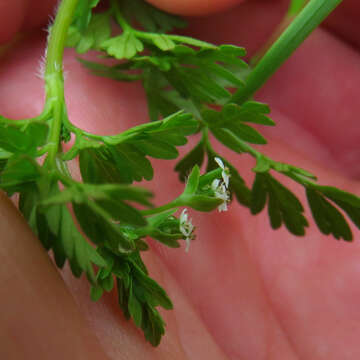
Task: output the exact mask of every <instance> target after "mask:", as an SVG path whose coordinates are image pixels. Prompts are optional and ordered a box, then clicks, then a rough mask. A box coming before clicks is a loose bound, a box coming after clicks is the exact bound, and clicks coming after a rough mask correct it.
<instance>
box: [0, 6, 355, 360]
mask: <svg viewBox="0 0 360 360" xmlns="http://www.w3.org/2000/svg"><path fill="white" fill-rule="evenodd" d="M30 3H31V4H32V5H31V6H32V8H31V9H33V4H34V2H31V1H30V0H29V1H25V0H23V1H15V0H14V1H11V2H8V1H7V0H0V14H1V19H2V21H0V40H1V42H2V43H5V42H8V41H9V40H10V39H14V36H15V34H16V33H18V32H19V31H21V30H23V32H24V30H25V32H26V33H27V35H26V36H22V38H20V39H18V40H17V41H16V42H15V43H14V44H13V45H11V46H10V47H8V48H7V50H4V51H3V53H2V56H1V58H0V62H1V64H0V113H1V114H3V115H4V116H9V117H13V118H23V117H29V116H35V115H36V114H38V113H39V112H40V111H41V109H42V105H43V85H42V81H41V80H40V79H38V78H37V77H36V76H35V73H36V69H37V67H38V63H39V59H40V56H41V55H42V54H43V51H44V38H45V34H44V32H43V31H39V30H36V28H37V27H38V26H42V27H43V26H44V24H46V23H47V21H48V20H47V15H46V14H48V13H50V12H51V11H50V9H52V7H53V6H54V3H55V1H41V2H40V1H39V2H36V3H37V5H36V6H37V7H38V9H37V11H36V12H35V11H32V10H31V11H30V10H29V9H30V8H29V6H30V5H29V4H30ZM177 3H179V4H180V3H184V2H181V1H179V2H175V1H174V0H170V1H165V0H163V1H162V2H161V4H162V5H164V7H166V6H167V5H169V4H172V5H174V4H177ZM219 3H220V1H216V2H215V1H214V2H213V3H211V2H210V1H209V6H208V7H207V9H206V12H211V11H212V10H213V11H218V10H219V8H218V5H219ZM221 3H222V5H224V4H225V3H226V5H227V6H229V7H230V6H232V5H233V4H232V3H231V2H230V1H229V2H228V3H227V2H225V1H223V2H221ZM158 4H159V5H161V4H160V2H159V3H158ZM188 6H189V7H187V8H186V11H187V13H190V12H191V13H193V14H199V13H201V12H203V11H204V10H203V9H204V8H203V1H195V0H192V1H191V2H190V1H189V2H188ZM190 6H192V7H191V8H190ZM211 6H214V8H213V9H212V8H211ZM285 8H286V2H285V3H284V2H282V1H275V0H274V1H256V0H253V1H248V2H244V3H243V4H240V5H238V6H237V7H236V8H232V9H231V10H229V11H228V12H223V13H221V14H216V15H215V16H212V17H204V18H202V19H196V20H193V21H191V26H190V29H189V30H187V31H188V32H189V34H193V35H194V36H197V37H200V38H202V39H205V40H209V41H213V42H215V43H220V42H222V43H235V44H237V45H241V46H245V47H246V48H247V49H248V51H249V53H250V55H251V54H253V53H254V52H255V51H256V50H258V48H259V47H260V46H261V44H263V43H264V42H265V41H266V39H267V38H268V37H269V35H270V34H271V32H272V30H273V29H274V26H275V25H276V24H277V23H279V21H280V20H281V16H282V14H283V12H284V9H285ZM175 10H178V11H183V10H181V9H179V8H178V9H174V11H175ZM359 13H360V4H359V3H358V2H357V1H355V0H354V1H352V0H345V1H344V3H343V5H341V7H339V8H338V9H337V10H336V12H335V13H334V14H333V15H332V17H331V18H330V19H329V20H328V21H327V23H326V27H323V28H322V29H318V30H317V31H316V32H315V33H314V34H313V35H312V36H311V37H310V38H309V39H308V40H307V41H306V42H305V43H304V45H303V46H302V47H301V49H299V51H298V52H297V53H296V54H295V55H294V56H293V57H292V58H291V59H290V60H289V61H288V62H287V63H286V64H285V66H284V67H283V68H282V69H281V70H280V71H279V72H278V73H277V74H276V75H275V76H274V77H273V78H272V79H271V80H270V82H269V83H268V84H267V85H266V87H265V88H264V89H262V90H261V91H260V92H259V94H257V98H258V99H259V100H261V101H264V102H268V103H269V104H270V106H271V108H272V118H273V119H274V120H275V121H276V122H277V127H276V128H275V129H270V130H268V129H261V131H262V132H263V133H264V135H265V136H266V137H267V138H268V139H269V144H270V145H267V147H266V153H267V154H269V155H270V156H272V157H273V158H275V159H278V160H282V161H288V162H291V163H294V164H297V165H299V166H301V167H303V168H306V169H308V170H310V171H312V172H315V173H316V174H317V175H319V179H320V181H321V183H323V184H329V185H335V186H339V187H341V188H343V189H345V190H348V191H352V192H354V193H355V194H357V195H359V194H360V182H359V179H360V167H359V163H360V162H359V158H360V152H359V140H360V130H359V126H358V113H359V111H358V98H357V97H358V94H359V93H360V83H359V81H358V79H359V78H360V71H359V69H360V66H359V65H360V55H359V48H358V46H360V41H359V39H360V30H359V27H358V26H357V21H356V19H357V16H358V15H359ZM28 14H29V15H28ZM30 28H32V29H34V30H33V31H32V32H30V30H29V29H30ZM65 69H66V72H67V78H66V83H65V84H66V98H67V103H68V108H69V116H70V119H71V120H72V121H73V122H74V123H76V124H77V125H80V126H82V127H84V128H86V129H88V130H91V131H97V132H99V133H108V134H112V133H115V132H118V131H121V130H124V129H125V128H128V127H129V126H132V125H134V124H136V123H141V122H144V121H146V116H147V115H146V114H147V110H146V101H145V97H144V95H143V93H142V90H141V87H140V86H139V85H138V84H122V83H115V82H113V81H111V80H109V79H99V78H96V77H94V76H91V75H90V74H89V73H88V72H87V71H86V70H85V69H83V68H82V67H81V66H80V65H79V63H78V62H77V61H76V59H75V58H74V53H73V51H71V50H67V51H66V56H65ZM134 119H135V120H134ZM224 155H225V156H226V157H228V158H229V160H231V161H232V162H233V163H234V164H236V165H237V166H238V168H239V169H240V172H241V174H242V175H243V176H244V177H245V179H246V180H247V181H249V182H251V180H252V177H251V175H250V171H249V169H251V167H253V166H254V163H253V161H252V160H251V159H249V158H248V157H247V156H245V157H239V156H238V155H234V154H232V153H230V152H226V151H225V152H224ZM154 165H155V167H156V169H157V170H158V171H159V172H158V174H161V176H160V175H158V176H157V178H156V179H155V182H154V184H152V190H154V191H155V192H156V193H157V194H159V197H158V198H157V200H156V201H157V202H158V203H159V204H161V203H163V202H164V201H166V200H169V199H171V198H172V197H173V196H175V195H177V194H179V193H180V192H181V191H182V188H183V185H182V184H179V183H178V181H177V177H176V175H175V174H173V172H172V169H173V166H174V162H165V161H163V162H161V161H158V162H156V161H155V162H154ZM74 172H76V165H74ZM155 174H156V172H155ZM284 183H287V182H286V180H284ZM289 186H291V188H292V189H295V190H296V191H298V190H299V189H298V188H297V187H296V186H293V185H292V184H291V183H290V184H289ZM298 194H299V197H300V198H301V199H304V197H303V194H302V192H301V191H300V192H298ZM191 217H192V218H193V222H194V224H195V225H196V226H197V240H196V241H194V242H193V243H192V245H191V248H190V252H189V253H185V252H184V251H182V250H179V249H178V250H172V249H165V248H163V247H161V246H157V245H156V244H154V245H153V248H154V251H151V252H149V253H148V254H146V256H145V261H146V263H147V264H148V266H149V268H150V273H151V275H152V276H153V277H154V278H156V279H157V280H158V281H159V282H160V284H162V285H163V287H164V288H165V289H166V290H167V291H168V293H169V295H170V297H171V298H172V300H173V302H174V306H175V310H174V311H171V312H164V316H165V320H166V322H167V334H166V336H165V337H164V339H163V341H162V344H161V345H160V346H159V347H158V348H156V349H154V348H152V347H151V346H150V345H149V344H147V343H146V342H145V341H144V339H143V337H142V335H141V333H140V332H139V331H138V330H137V329H136V328H135V327H134V326H133V325H132V324H131V323H129V322H126V321H125V320H124V319H123V316H122V314H121V312H120V311H119V309H118V307H117V304H116V295H114V294H110V295H108V296H106V297H105V298H104V299H103V300H101V301H100V302H99V303H95V304H94V303H91V301H90V300H89V297H88V290H89V289H88V285H87V282H86V280H85V279H81V280H76V279H74V278H73V277H72V275H71V274H70V272H69V270H68V269H65V270H64V271H63V272H62V273H61V276H59V273H58V272H57V270H56V269H55V267H54V266H53V264H52V262H51V261H50V260H49V258H48V256H47V254H46V252H45V251H44V250H43V249H42V248H41V246H40V245H39V243H38V241H37V240H36V239H35V238H34V236H33V235H32V234H31V232H30V230H29V229H28V227H27V225H26V223H25V222H24V220H23V219H22V217H21V216H20V215H19V214H18V213H17V210H16V209H15V207H14V206H13V205H12V203H11V202H10V201H9V200H7V199H6V198H5V197H4V196H3V195H1V196H0V229H1V236H0V264H1V266H0V293H1V294H0V309H1V311H0V359H7V360H8V359H9V360H10V359H11V360H12V359H16V360H22V359H27V360H29V359H30V360H43V359H44V360H45V359H49V358H50V357H51V359H54V360H57V359H90V360H97V359H151V360H152V359H154V360H160V359H165V360H168V359H171V360H173V359H174V360H177V359H210V360H220V359H232V360H235V359H236V360H238V359H252V360H265V359H266V360H272V359H274V360H275V359H276V360H278V359H286V360H292V359H307V360H325V359H326V360H338V359H342V360H348V359H351V360H352V359H359V358H360V348H359V346H358V339H359V336H360V311H359V307H358V304H359V302H360V286H359V279H360V265H359V264H360V262H359V257H360V242H359V240H360V237H359V232H356V231H355V232H354V233H355V241H354V242H353V243H351V244H348V243H344V242H338V241H336V240H334V239H332V238H328V237H325V236H322V235H320V234H319V232H318V230H317V228H316V227H315V225H314V224H313V223H311V227H310V228H309V229H308V232H307V236H306V237H304V238H295V237H293V236H290V235H289V234H288V233H287V232H286V231H285V230H283V229H281V230H278V231H276V232H274V231H272V230H271V229H270V227H269V224H268V219H267V216H266V214H262V215H259V216H257V217H252V216H250V215H249V214H248V211H247V210H246V209H244V208H241V207H240V206H238V205H237V204H236V203H233V204H232V205H231V207H230V211H229V212H227V213H222V214H219V213H213V214H210V215H208V214H206V215H202V214H194V213H193V212H191ZM354 230H355V229H354Z"/></svg>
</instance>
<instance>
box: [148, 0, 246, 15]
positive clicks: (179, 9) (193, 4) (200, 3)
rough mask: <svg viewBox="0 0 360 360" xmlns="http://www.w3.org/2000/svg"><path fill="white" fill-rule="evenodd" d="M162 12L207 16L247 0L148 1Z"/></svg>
mask: <svg viewBox="0 0 360 360" xmlns="http://www.w3.org/2000/svg"><path fill="white" fill-rule="evenodd" d="M147 1H148V2H149V3H151V4H153V5H155V6H157V7H159V8H160V9H162V10H165V11H168V12H171V13H174V14H178V15H202V16H204V15H207V14H211V13H215V12H218V11H222V10H225V9H229V8H231V7H233V6H235V5H237V4H240V3H241V2H243V1H245V0H222V1H217V0H147Z"/></svg>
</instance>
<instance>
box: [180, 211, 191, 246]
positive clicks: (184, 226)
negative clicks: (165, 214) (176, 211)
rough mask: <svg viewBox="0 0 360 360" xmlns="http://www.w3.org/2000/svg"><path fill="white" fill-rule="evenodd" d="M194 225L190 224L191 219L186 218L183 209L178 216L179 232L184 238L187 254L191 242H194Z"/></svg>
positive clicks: (185, 212) (186, 214)
mask: <svg viewBox="0 0 360 360" xmlns="http://www.w3.org/2000/svg"><path fill="white" fill-rule="evenodd" d="M194 229H195V228H194V225H193V224H192V223H191V219H189V217H188V213H187V209H184V210H183V211H182V213H181V215H180V231H181V233H182V234H183V235H184V236H185V241H186V248H185V251H186V252H188V251H189V248H190V242H191V240H194V238H195V237H194V234H193V232H194Z"/></svg>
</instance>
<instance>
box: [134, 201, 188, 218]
mask: <svg viewBox="0 0 360 360" xmlns="http://www.w3.org/2000/svg"><path fill="white" fill-rule="evenodd" d="M180 205H181V204H179V203H178V199H175V200H174V201H171V202H169V203H168V204H165V205H162V206H159V207H157V208H154V209H147V210H141V214H142V215H143V216H149V215H156V214H160V213H161V212H163V211H166V210H170V209H174V208H176V207H179V206H180Z"/></svg>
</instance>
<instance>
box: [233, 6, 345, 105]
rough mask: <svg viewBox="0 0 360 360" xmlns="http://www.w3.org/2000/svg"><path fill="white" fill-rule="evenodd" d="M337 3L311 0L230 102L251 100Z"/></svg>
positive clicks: (240, 102) (239, 102)
mask: <svg viewBox="0 0 360 360" xmlns="http://www.w3.org/2000/svg"><path fill="white" fill-rule="evenodd" d="M341 2H342V0H311V1H310V2H309V3H308V4H307V5H306V6H305V7H304V9H303V10H302V11H301V12H300V14H299V15H298V16H297V17H296V18H295V20H294V21H293V22H292V23H291V24H290V26H289V27H288V28H287V29H286V30H285V31H284V32H283V33H282V35H281V36H280V37H279V38H278V40H277V41H276V42H275V43H274V44H273V46H272V47H271V48H270V49H269V50H268V51H267V53H266V54H265V55H264V57H263V58H262V59H261V60H260V61H259V62H258V64H257V65H256V66H255V68H254V69H253V70H252V71H251V72H250V74H249V76H248V77H247V79H246V85H245V87H243V88H240V89H239V90H238V91H236V93H235V94H234V95H233V96H232V98H231V100H230V102H233V103H236V104H242V103H244V102H245V101H247V100H249V99H250V98H252V97H253V95H254V94H255V93H256V91H258V90H259V89H260V88H261V87H262V86H263V85H264V84H265V83H266V82H267V81H268V79H269V78H270V77H271V76H272V75H273V74H274V73H275V72H276V71H277V70H278V69H279V67H280V66H281V65H282V64H283V63H284V62H285V61H286V60H287V59H288V58H289V57H290V55H291V54H292V53H293V52H294V51H295V50H296V49H297V48H298V47H299V46H300V45H301V44H302V43H303V41H304V40H305V39H306V38H307V37H308V36H309V35H310V34H311V33H312V31H313V30H315V29H316V28H317V27H318V26H319V24H320V23H321V22H322V21H323V20H324V19H325V18H326V17H327V16H328V15H329V14H330V13H331V12H332V11H333V10H334V9H335V8H336V7H337V6H338V5H339V4H340V3H341Z"/></svg>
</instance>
